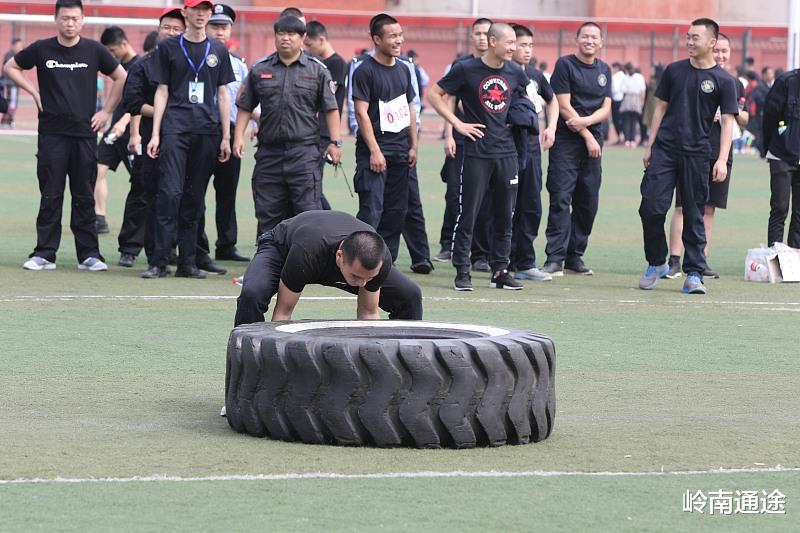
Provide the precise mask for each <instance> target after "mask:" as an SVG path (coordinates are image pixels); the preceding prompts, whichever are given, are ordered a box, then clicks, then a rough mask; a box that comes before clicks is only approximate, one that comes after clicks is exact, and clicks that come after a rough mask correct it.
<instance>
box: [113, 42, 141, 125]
mask: <svg viewBox="0 0 800 533" xmlns="http://www.w3.org/2000/svg"><path fill="white" fill-rule="evenodd" d="M139 59H140V58H139V56H133V57H132V58H131V59H130V61H128V62H127V63H122V68H124V69H125V72H127V73H128V74H130V73H131V68H133V66H134V65H136V63H138V62H139ZM125 85H126V86H127V85H128V80H127V78H126V79H125ZM122 95H123V96H122V97H123V101H122V102H120V104H119V105H118V106H117V108H116V109H115V110H114V113H113V114H112V115H111V125H110V126H109V127H108V130H107V131H106V133H108V131H111V128H113V127H114V124H116V123H117V122H118V121H119V119H121V118H122V115H124V114H125V113H127V112H128V109H127V107H126V105H125V101H124V98H125V91H124V89H123V91H122ZM130 132H131V130H130V126H128V127H126V128H125V133H124V134H123V135H122V137H121V138H122V139H128V138H129V137H130Z"/></svg>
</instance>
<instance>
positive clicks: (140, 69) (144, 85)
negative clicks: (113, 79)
mask: <svg viewBox="0 0 800 533" xmlns="http://www.w3.org/2000/svg"><path fill="white" fill-rule="evenodd" d="M155 55H156V52H155V50H153V51H151V52H149V53H148V54H146V55H145V56H144V57H142V58H141V59H140V60H139V61H137V62H136V64H135V65H133V66H132V67H131V70H130V71H129V72H128V79H127V80H126V82H125V91H124V93H123V96H122V101H123V104H124V105H125V110H126V111H127V112H128V113H130V114H131V116H136V115H141V114H142V106H143V105H145V104H147V105H151V106H152V105H153V104H154V101H155V96H156V89H158V82H156V81H154V80H153V78H154V76H155V74H154V73H153V69H154V68H155V62H156V59H155ZM152 134H153V117H145V116H142V120H141V121H140V122H139V135H141V136H142V143H143V144H145V143H146V142H149V140H150V137H151V136H152Z"/></svg>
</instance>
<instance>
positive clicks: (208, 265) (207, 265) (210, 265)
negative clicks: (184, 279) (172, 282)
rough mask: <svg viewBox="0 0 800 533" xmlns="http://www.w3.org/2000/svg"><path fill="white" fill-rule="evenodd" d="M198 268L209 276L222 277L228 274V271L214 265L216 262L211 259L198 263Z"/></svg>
mask: <svg viewBox="0 0 800 533" xmlns="http://www.w3.org/2000/svg"><path fill="white" fill-rule="evenodd" d="M197 268H199V269H200V270H204V271H206V272H208V273H209V274H218V275H220V276H222V275H223V274H227V273H228V271H227V269H224V268H222V267H221V266H218V265H217V264H216V263H214V261H212V260H211V258H210V257H208V258H206V259H204V260H201V261H198V262H197ZM175 275H176V276H177V274H175ZM190 277H191V276H190ZM204 277H205V276H204Z"/></svg>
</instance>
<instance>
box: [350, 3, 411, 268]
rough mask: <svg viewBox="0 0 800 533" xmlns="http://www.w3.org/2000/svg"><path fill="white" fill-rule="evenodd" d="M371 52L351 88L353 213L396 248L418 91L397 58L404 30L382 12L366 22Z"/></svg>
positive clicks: (404, 209) (404, 206) (405, 202)
mask: <svg viewBox="0 0 800 533" xmlns="http://www.w3.org/2000/svg"><path fill="white" fill-rule="evenodd" d="M370 35H371V36H372V42H373V44H374V45H375V55H374V56H368V57H367V58H366V59H364V62H363V63H362V64H361V65H360V66H359V67H358V69H357V70H356V71H355V72H354V73H353V81H352V89H353V101H354V106H355V113H356V120H357V122H358V137H357V139H356V173H355V176H354V178H353V185H354V188H355V190H356V192H357V193H358V204H359V207H358V215H357V218H358V219H359V220H362V221H364V222H366V223H367V224H369V225H371V226H372V227H374V228H375V229H376V230H377V232H378V233H379V234H380V235H381V237H383V240H384V241H386V242H387V243H391V244H392V246H393V248H394V249H392V250H390V251H391V252H392V257H393V258H396V257H397V247H398V246H399V243H400V235H401V233H402V231H403V223H404V221H405V218H406V212H407V209H408V191H409V169H410V167H412V166H414V165H415V164H416V162H417V129H416V123H417V117H416V110H415V109H414V106H413V105H410V104H411V103H412V102H413V100H414V97H415V96H416V93H415V91H414V88H413V86H412V81H411V72H410V70H409V69H408V68H406V66H405V65H403V64H401V63H400V62H398V61H397V59H396V58H397V57H399V56H400V51H401V47H402V44H403V40H404V38H403V29H402V27H401V26H400V23H399V22H398V21H397V19H395V18H394V17H391V16H389V15H386V14H384V13H381V14H379V15H376V16H375V17H373V18H372V20H371V21H370Z"/></svg>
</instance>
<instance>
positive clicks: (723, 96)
mask: <svg viewBox="0 0 800 533" xmlns="http://www.w3.org/2000/svg"><path fill="white" fill-rule="evenodd" d="M736 83H737V82H736V80H734V79H733V78H732V77H731V76H730V75H729V74H728V73H727V72H725V71H724V70H722V68H720V67H719V66H717V65H714V66H713V67H711V68H707V69H698V68H695V67H693V66H692V64H691V63H690V62H689V60H688V59H684V60H682V61H676V62H674V63H670V64H669V65H667V68H666V69H664V74H663V75H662V76H661V81H660V82H659V84H658V88H657V89H656V97H657V98H658V99H660V100H663V101H665V102H667V112H666V113H665V114H664V118H663V119H662V120H661V126H660V127H659V128H658V133H657V134H656V142H657V143H659V144H660V145H661V146H662V147H664V148H665V149H667V150H677V151H679V152H682V153H684V154H692V155H702V156H706V157H709V156H710V155H711V143H710V142H709V133H710V131H711V126H712V124H713V122H714V115H716V113H717V108H719V109H720V112H721V113H722V114H723V115H738V114H739V106H738V103H737V101H736V86H735V84H736Z"/></svg>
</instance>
